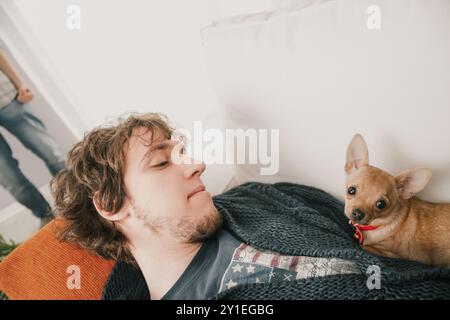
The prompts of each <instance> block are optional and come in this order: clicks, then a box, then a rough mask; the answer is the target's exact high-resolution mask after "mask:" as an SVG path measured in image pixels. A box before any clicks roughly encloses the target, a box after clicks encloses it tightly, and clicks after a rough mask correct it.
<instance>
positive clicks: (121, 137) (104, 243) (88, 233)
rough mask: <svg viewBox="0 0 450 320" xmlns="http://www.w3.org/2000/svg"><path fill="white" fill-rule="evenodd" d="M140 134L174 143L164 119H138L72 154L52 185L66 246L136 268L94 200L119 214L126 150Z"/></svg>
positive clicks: (93, 137) (91, 136)
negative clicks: (69, 243)
mask: <svg viewBox="0 0 450 320" xmlns="http://www.w3.org/2000/svg"><path fill="white" fill-rule="evenodd" d="M138 128H145V129H146V131H145V132H148V131H150V132H151V134H152V139H153V137H155V135H162V136H163V137H164V138H165V139H170V138H171V135H172V132H173V129H172V128H171V127H170V126H169V124H168V121H167V118H166V116H164V115H162V114H159V113H146V114H142V115H141V114H133V115H129V116H128V117H127V118H122V119H119V121H118V122H117V124H115V125H109V126H103V127H98V128H95V129H94V130H92V131H90V132H89V133H87V134H85V136H84V138H83V139H82V140H81V141H80V142H78V143H77V144H75V145H74V147H73V148H72V149H71V150H70V151H69V153H68V156H67V168H66V169H64V170H62V171H60V172H59V174H58V175H57V176H56V177H55V178H54V179H53V180H52V181H51V183H50V187H51V190H52V194H53V197H54V199H55V211H56V214H57V216H60V217H62V218H64V220H65V221H66V222H67V223H65V224H64V227H63V229H62V230H61V231H60V233H59V239H60V240H63V241H68V242H73V243H76V244H78V245H80V246H81V247H83V248H85V249H88V250H90V251H91V252H93V253H95V254H97V255H99V256H101V257H104V258H107V259H114V260H122V261H125V262H131V263H134V258H133V257H132V255H131V252H130V250H129V248H128V243H127V238H126V237H125V235H123V234H122V233H121V232H120V230H118V229H117V227H116V226H115V224H114V223H113V222H110V221H108V220H106V219H105V218H103V217H102V216H101V215H100V214H99V213H98V212H97V210H96V209H95V206H94V203H93V197H94V195H95V197H96V201H97V203H98V204H99V205H100V207H101V208H103V209H104V210H106V211H109V212H112V213H116V212H118V211H119V210H120V209H121V208H122V205H123V203H124V200H125V197H126V188H125V184H124V178H123V169H124V167H125V159H126V158H125V157H126V149H127V148H126V147H127V145H128V142H129V140H130V138H131V136H132V135H133V132H134V130H135V129H138Z"/></svg>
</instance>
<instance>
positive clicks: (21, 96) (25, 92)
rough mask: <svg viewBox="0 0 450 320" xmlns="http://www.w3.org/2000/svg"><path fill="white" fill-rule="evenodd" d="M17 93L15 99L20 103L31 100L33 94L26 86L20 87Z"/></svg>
mask: <svg viewBox="0 0 450 320" xmlns="http://www.w3.org/2000/svg"><path fill="white" fill-rule="evenodd" d="M17 91H18V94H17V101H18V102H20V103H27V102H30V101H31V100H33V98H34V94H33V92H31V90H30V89H28V88H27V87H26V86H22V87H20V88H19V89H18V90H17Z"/></svg>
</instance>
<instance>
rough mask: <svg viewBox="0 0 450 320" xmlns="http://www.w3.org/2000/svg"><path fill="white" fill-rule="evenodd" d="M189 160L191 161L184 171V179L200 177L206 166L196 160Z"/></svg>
mask: <svg viewBox="0 0 450 320" xmlns="http://www.w3.org/2000/svg"><path fill="white" fill-rule="evenodd" d="M190 160H191V161H190V164H188V165H187V168H186V171H185V173H186V177H187V178H190V177H193V176H195V175H198V176H201V175H202V173H203V172H204V171H205V169H206V165H205V164H204V163H203V162H202V161H198V160H194V159H190Z"/></svg>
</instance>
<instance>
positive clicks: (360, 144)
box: [345, 133, 369, 175]
mask: <svg viewBox="0 0 450 320" xmlns="http://www.w3.org/2000/svg"><path fill="white" fill-rule="evenodd" d="M368 164H369V151H368V150H367V145H366V142H365V141H364V139H363V137H362V136H361V135H360V134H359V133H358V134H355V136H354V137H353V139H352V142H350V145H349V146H348V149H347V162H346V163H345V174H346V175H349V174H351V173H352V172H353V171H354V170H356V169H359V168H361V167H362V166H367V165H368Z"/></svg>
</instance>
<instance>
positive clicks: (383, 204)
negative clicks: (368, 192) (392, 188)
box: [375, 200, 387, 210]
mask: <svg viewBox="0 0 450 320" xmlns="http://www.w3.org/2000/svg"><path fill="white" fill-rule="evenodd" d="M375 206H376V207H377V208H378V209H380V210H383V209H384V208H386V207H387V204H386V201H384V200H378V201H377V203H376V204H375Z"/></svg>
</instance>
